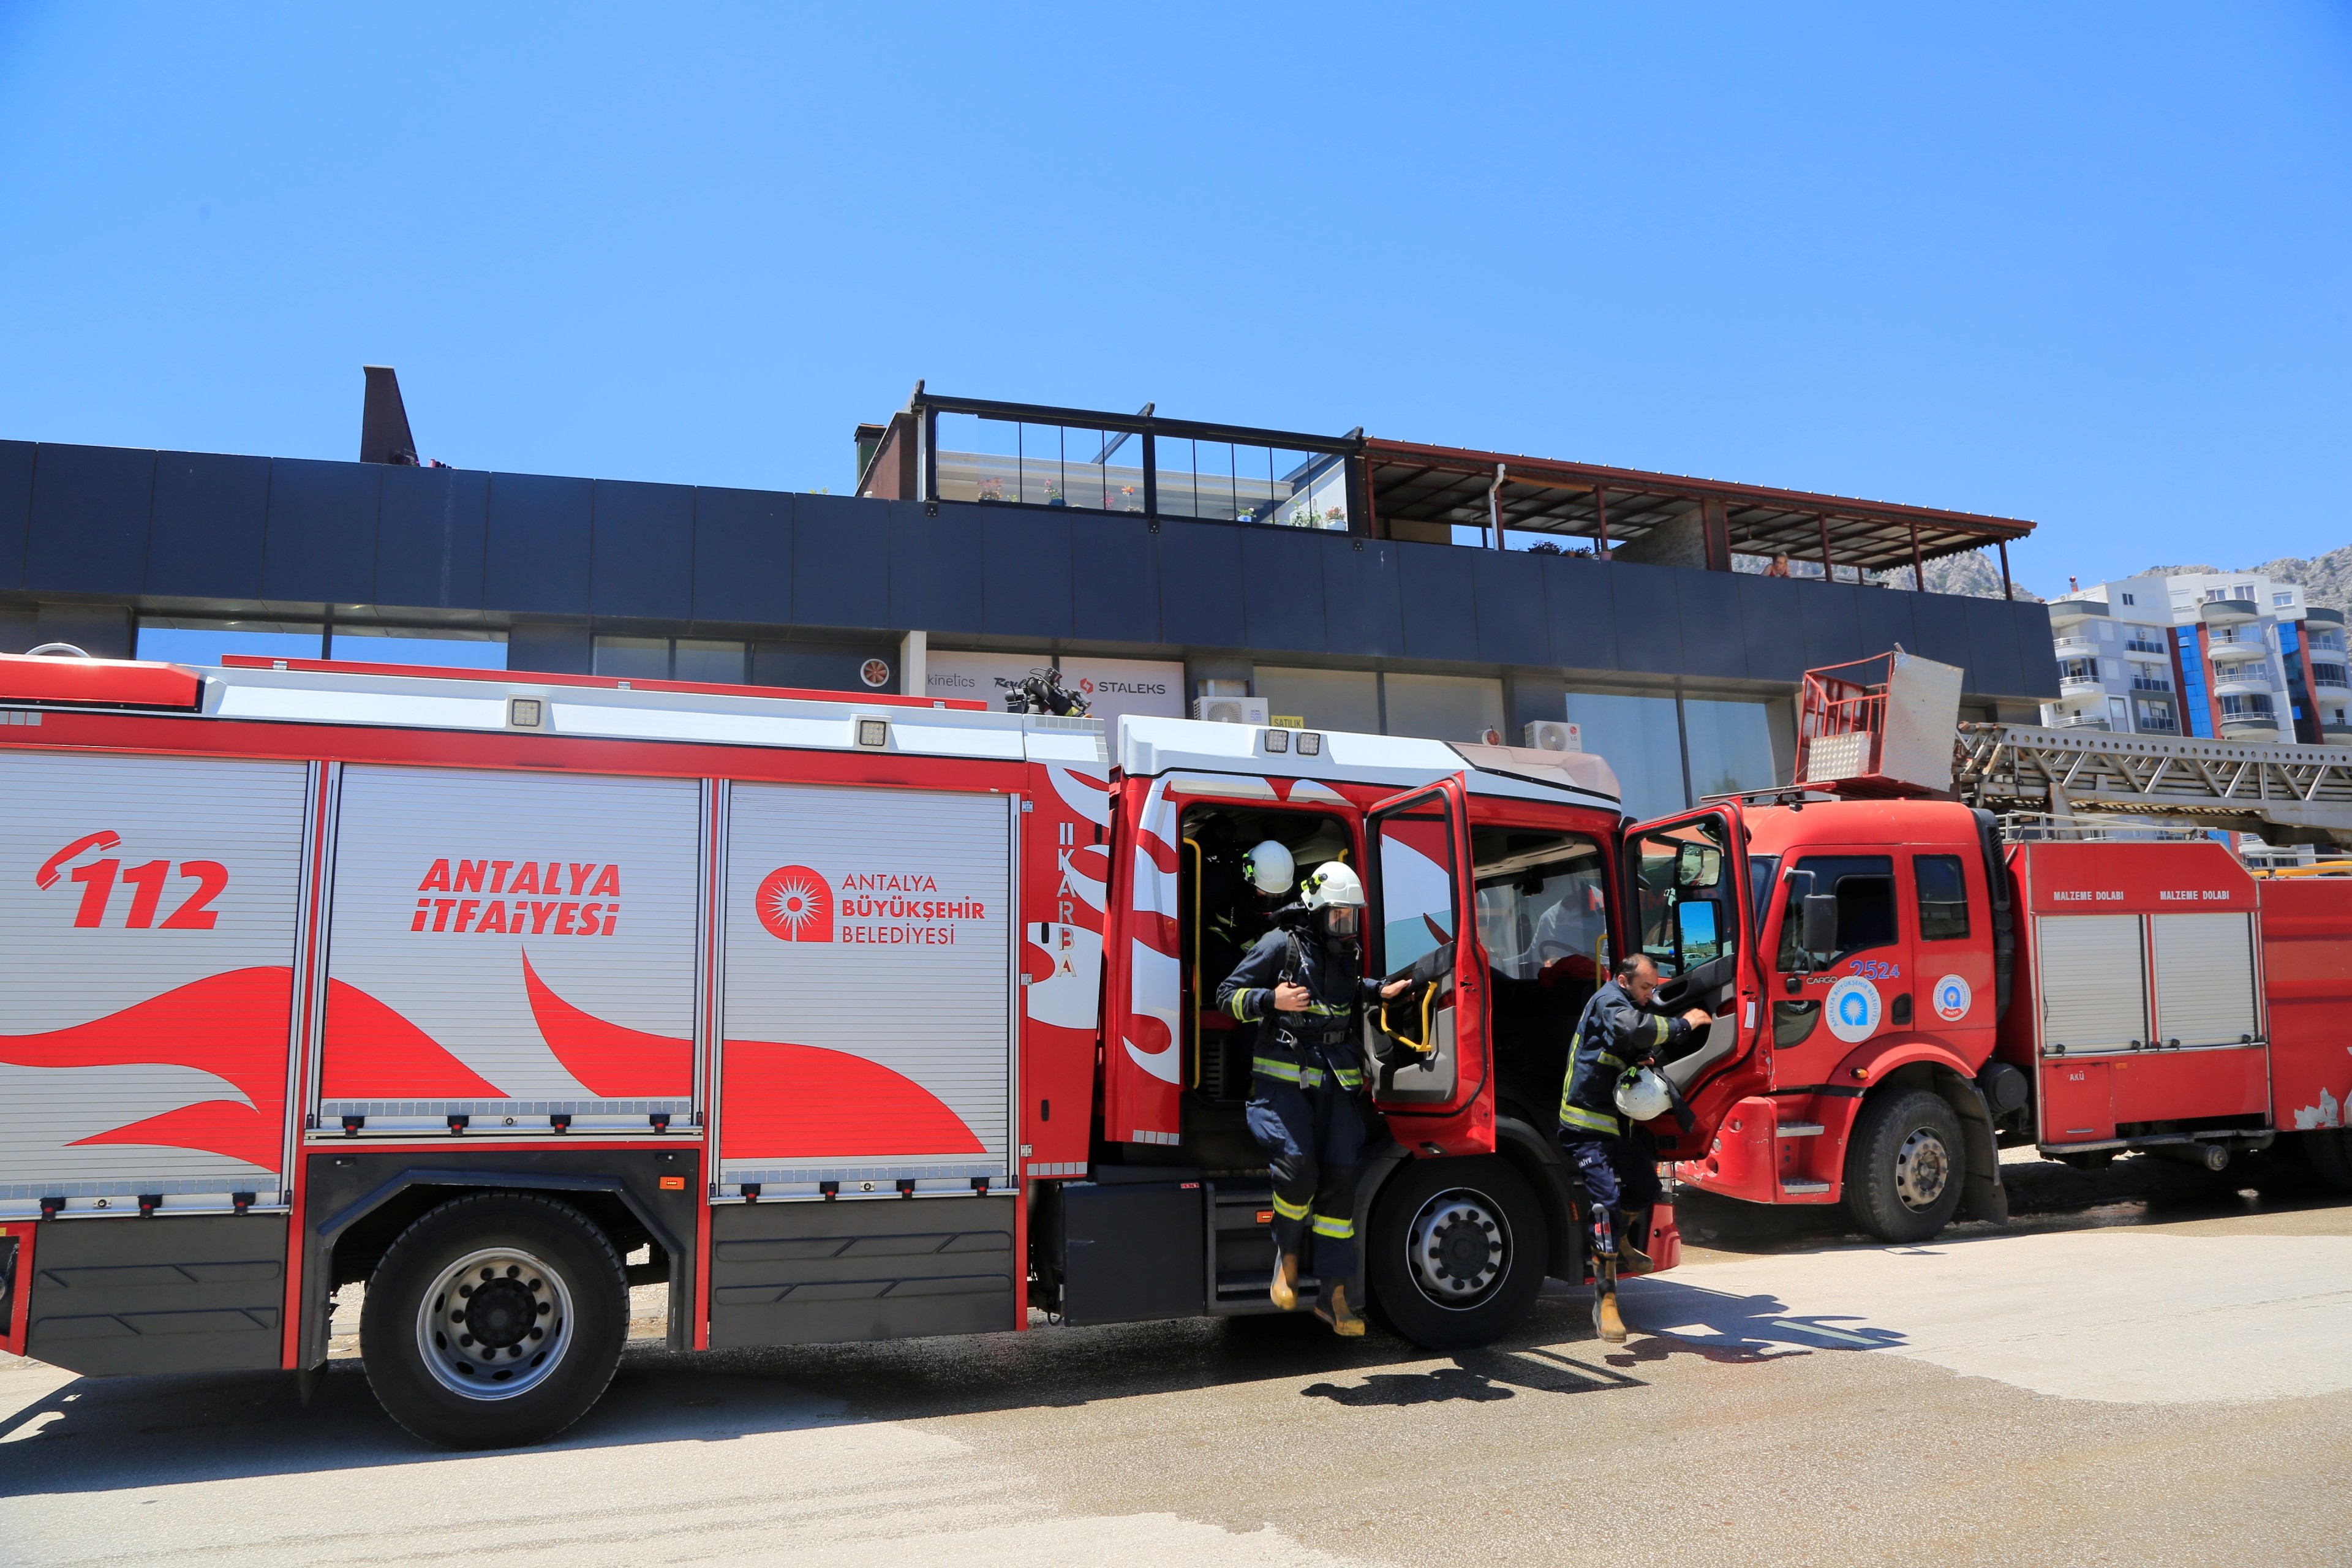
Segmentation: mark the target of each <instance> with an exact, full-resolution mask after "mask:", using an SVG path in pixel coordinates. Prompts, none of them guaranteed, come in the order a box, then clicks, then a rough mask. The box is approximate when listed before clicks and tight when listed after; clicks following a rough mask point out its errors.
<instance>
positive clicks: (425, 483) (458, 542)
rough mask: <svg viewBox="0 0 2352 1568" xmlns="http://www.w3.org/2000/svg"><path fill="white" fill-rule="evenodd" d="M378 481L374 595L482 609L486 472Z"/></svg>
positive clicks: (394, 473) (393, 602)
mask: <svg viewBox="0 0 2352 1568" xmlns="http://www.w3.org/2000/svg"><path fill="white" fill-rule="evenodd" d="M489 514H490V476H489V475H488V474H486V473H482V472H480V471H478V470H477V469H473V468H405V467H403V468H385V469H384V470H383V497H382V499H381V500H379V501H378V502H377V503H376V520H375V602H376V603H377V604H379V605H386V606H388V607H394V608H397V607H400V606H404V605H406V606H414V607H416V608H421V609H435V610H478V609H480V608H482V546H483V541H484V538H485V536H486V535H487V533H488V529H489ZM151 592H157V593H162V592H168V590H165V589H153V590H151ZM501 607H503V606H501Z"/></svg>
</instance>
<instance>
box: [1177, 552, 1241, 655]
mask: <svg viewBox="0 0 2352 1568" xmlns="http://www.w3.org/2000/svg"><path fill="white" fill-rule="evenodd" d="M1243 532H1244V530H1242V529H1239V528H1234V527H1227V526H1223V525H1219V524H1215V523H1198V522H1163V523H1161V524H1160V636H1161V637H1164V638H1165V639H1166V640H1167V641H1169V642H1171V643H1185V644H1189V645H1190V646H1192V647H1247V646H1248V643H1249V634H1248V631H1247V629H1246V627H1245V626H1244V619H1243V616H1242V593H1241V586H1242V534H1243Z"/></svg>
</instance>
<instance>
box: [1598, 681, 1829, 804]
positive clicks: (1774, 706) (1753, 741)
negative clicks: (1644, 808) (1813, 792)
mask: <svg viewBox="0 0 2352 1568" xmlns="http://www.w3.org/2000/svg"><path fill="white" fill-rule="evenodd" d="M1683 737H1684V740H1685V742H1686V743H1687V744H1688V745H1689V747H1690V783H1691V793H1692V794H1694V795H1698V796H1700V797H1701V798H1704V797H1706V796H1707V795H1737V794H1738V793H1739V792H1740V791H1742V790H1750V789H1769V788H1771V787H1772V786H1773V785H1774V784H1786V783H1787V782H1788V781H1789V780H1790V778H1792V777H1794V776H1795V773H1796V765H1797V760H1796V731H1795V721H1794V720H1793V719H1792V718H1791V716H1790V707H1789V704H1788V703H1787V702H1786V701H1777V702H1774V701H1736V700H1735V701H1721V700H1715V699H1712V698H1701V697H1685V698H1684V699H1683ZM1586 744H1588V745H1590V744H1591V742H1586Z"/></svg>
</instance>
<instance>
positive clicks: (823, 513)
mask: <svg viewBox="0 0 2352 1568" xmlns="http://www.w3.org/2000/svg"><path fill="white" fill-rule="evenodd" d="M896 504H897V503H894V502H891V501H884V500H864V499H861V498H859V497H856V496H811V495H796V496H794V497H793V613H792V621H793V624H794V625H797V626H888V625H890V624H891V623H890V513H891V510H892V508H893V506H894V505H896ZM915 510H916V513H917V515H918V516H919V515H920V514H921V511H922V509H921V508H920V507H917V508H916V509H915Z"/></svg>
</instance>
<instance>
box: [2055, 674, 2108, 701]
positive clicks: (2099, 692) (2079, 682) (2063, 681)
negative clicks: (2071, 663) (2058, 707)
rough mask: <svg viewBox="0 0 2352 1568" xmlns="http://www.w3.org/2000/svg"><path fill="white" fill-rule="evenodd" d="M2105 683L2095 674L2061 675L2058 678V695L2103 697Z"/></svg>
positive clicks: (2065, 696) (2069, 697)
mask: <svg viewBox="0 0 2352 1568" xmlns="http://www.w3.org/2000/svg"><path fill="white" fill-rule="evenodd" d="M2106 690H2107V689H2106V685H2105V682H2103V681H2101V680H2100V679H2099V678H2098V677H2097V676H2095V675H2062V676H2060V677H2059V678H2058V695H2059V696H2060V697H2062V698H2066V699H2069V700H2071V699H2074V698H2080V697H2104V696H2105V695H2106Z"/></svg>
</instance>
